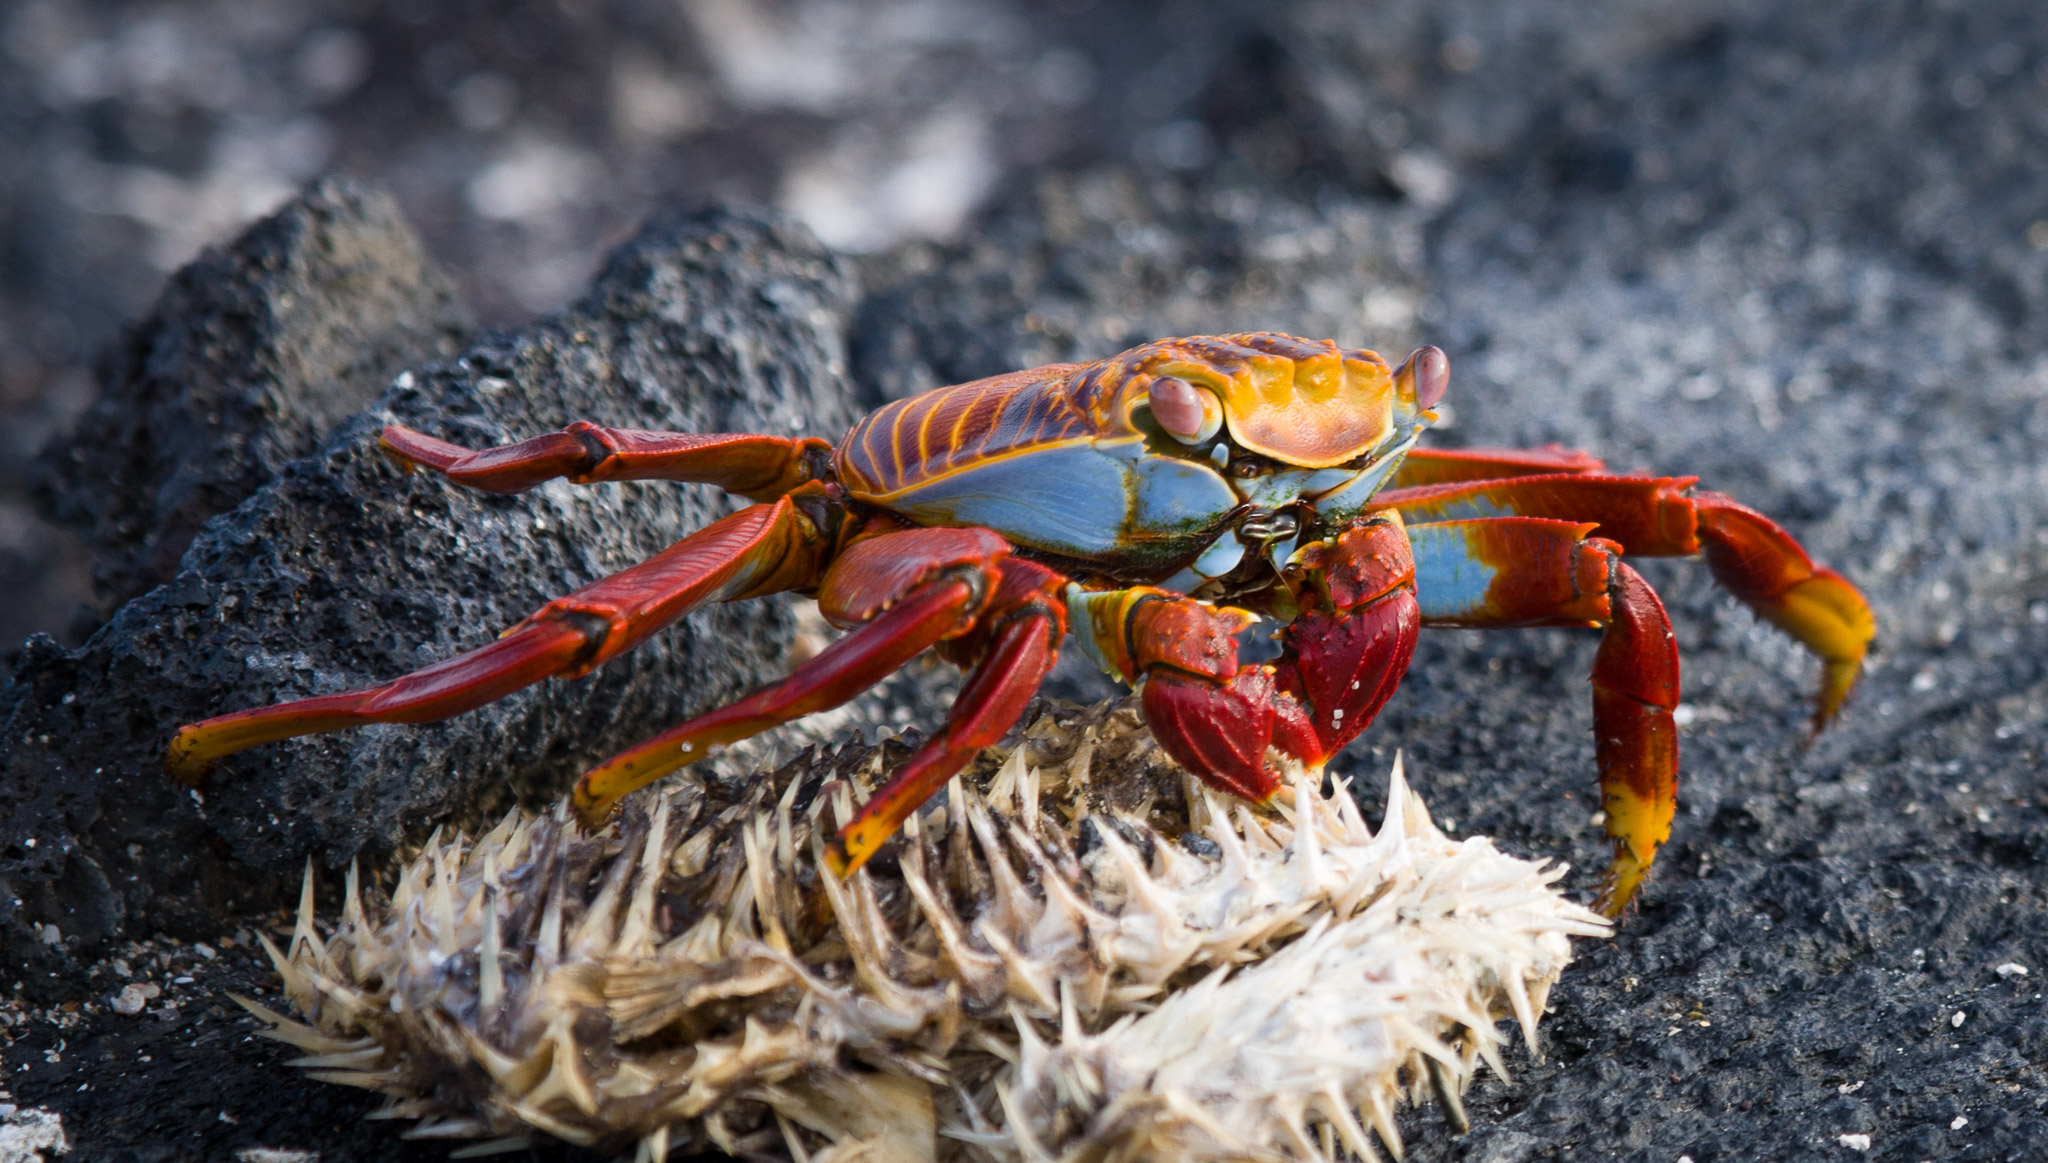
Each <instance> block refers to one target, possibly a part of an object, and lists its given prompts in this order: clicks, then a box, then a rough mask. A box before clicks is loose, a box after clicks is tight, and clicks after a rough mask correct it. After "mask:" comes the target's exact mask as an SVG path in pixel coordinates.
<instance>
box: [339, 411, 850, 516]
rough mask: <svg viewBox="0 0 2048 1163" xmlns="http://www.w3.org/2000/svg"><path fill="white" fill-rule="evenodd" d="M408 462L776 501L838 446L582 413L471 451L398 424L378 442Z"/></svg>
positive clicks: (458, 475) (475, 477) (491, 484)
mask: <svg viewBox="0 0 2048 1163" xmlns="http://www.w3.org/2000/svg"><path fill="white" fill-rule="evenodd" d="M378 442H379V443H380V444H382V445H383V446H384V450H385V451H386V452H389V453H390V454H391V455H392V456H394V457H396V458H397V459H398V460H399V461H400V462H401V463H404V464H406V465H419V466H421V467H423V468H431V469H434V470H435V471H437V472H441V473H445V474H446V475H447V476H448V478H449V479H450V480H453V481H459V482H460V483H462V484H465V485H468V486H470V487H471V488H476V489H482V490H484V491H485V492H491V493H523V492H525V491H526V490H528V489H530V488H532V487H533V486H535V485H537V484H540V483H542V482H544V481H551V480H554V479H555V478H556V477H567V478H568V479H569V480H571V481H573V482H575V483H576V484H579V485H588V484H596V483H598V482H600V481H695V482H698V483H701V484H710V485H717V486H718V487H719V488H721V489H724V490H725V491H726V492H728V493H737V494H738V495H740V496H743V497H746V498H747V499H749V500H753V501H772V500H774V499H775V498H776V497H780V496H782V495H784V494H786V493H788V492H789V491H790V490H792V489H794V488H796V487H797V486H798V485H801V484H803V483H804V482H805V481H807V480H810V479H812V478H813V477H815V476H816V475H817V472H816V471H815V470H816V467H817V466H818V465H820V464H822V463H823V461H824V458H825V457H826V456H828V455H830V454H831V451H832V446H831V445H830V444H828V443H826V442H825V441H823V440H819V439H816V438H814V437H813V438H806V439H794V438H789V437H782V436H756V435H752V434H748V433H723V434H719V435H715V436H699V435H696V434H693V433H687V432H647V431H643V430H641V429H638V428H600V427H599V426H597V425H595V424H592V423H591V422H590V421H588V420H578V421H576V422H575V423H574V424H571V425H569V427H567V428H566V429H563V430H562V431H560V432H550V433H548V434H547V435H546V436H536V437H534V438H533V439H532V440H526V441H522V442H520V443H518V444H509V445H506V446H505V447H503V448H487V449H484V450H483V451H481V452H472V451H470V450H469V449H467V448H464V447H462V446H461V445H459V444H450V443H448V442H447V441H445V440H436V439H434V438H433V437H431V436H428V435H425V434H424V433H420V432H415V431H413V430H412V429H410V428H400V427H398V426H396V425H394V426H392V427H389V428H386V429H385V430H384V434H383V436H382V437H381V438H379V441H378Z"/></svg>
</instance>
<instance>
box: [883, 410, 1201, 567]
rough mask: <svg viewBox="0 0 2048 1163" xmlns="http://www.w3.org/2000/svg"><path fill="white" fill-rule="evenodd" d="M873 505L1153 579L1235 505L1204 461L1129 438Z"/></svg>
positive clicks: (1014, 459)
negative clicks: (984, 531) (992, 533)
mask: <svg viewBox="0 0 2048 1163" xmlns="http://www.w3.org/2000/svg"><path fill="white" fill-rule="evenodd" d="M880 503H881V504H883V506H884V507H886V508H888V509H890V510H891V511H893V512H896V513H900V514H902V515H903V516H905V517H908V518H910V519H911V520H912V521H915V522H917V523H918V524H920V525H983V526H987V527H988V528H990V529H993V530H995V531H996V532H998V533H1000V534H1002V535H1003V536H1004V537H1005V538H1007V539H1008V540H1009V541H1010V542H1011V543H1012V544H1014V545H1020V546H1025V547H1028V548H1031V549H1036V550H1040V551H1042V552H1045V553H1049V554H1055V555H1058V556H1061V557H1067V558H1074V559H1077V560H1082V561H1091V562H1098V563H1100V564H1101V565H1103V566H1104V567H1105V568H1106V569H1109V570H1113V571H1116V572H1120V573H1131V574H1133V575H1146V574H1151V575H1160V574H1164V573H1167V572H1171V571H1172V570H1173V569H1176V568H1178V567H1179V566H1181V565H1183V564H1185V563H1186V562H1188V561H1190V560H1192V559H1193V558H1195V557H1196V556H1198V555H1199V554H1200V553H1201V552H1202V550H1203V549H1205V548H1206V547H1207V546H1208V544H1209V542H1210V541H1211V540H1213V539H1214V538H1215V535H1216V533H1217V532H1218V531H1219V530H1221V529H1222V527H1223V523H1224V521H1225V519H1226V518H1227V517H1229V515H1230V513H1231V512H1232V510H1234V509H1236V508H1237V507H1238V506H1239V504H1241V501H1240V499H1239V497H1238V495H1237V492H1236V490H1234V489H1232V488H1231V487H1230V482H1229V481H1228V480H1227V479H1226V478H1225V477H1224V476H1223V475H1222V474H1221V473H1219V472H1217V471H1216V470H1215V469H1214V468H1212V467H1210V466H1209V465H1208V464H1207V463H1205V462H1202V461H1195V460H1181V459H1177V458H1175V457H1170V456H1160V455H1157V454H1155V453H1151V452H1148V451H1147V450H1146V448H1145V442H1144V440H1143V439H1142V438H1135V437H1134V438H1126V439H1104V440H1096V441H1080V442H1075V443H1072V444H1063V445H1053V446H1049V447H1043V448H1040V449H1036V450H1034V451H1032V452H1031V453H1029V454H1028V455H1024V456H1010V457H1004V458H1002V459H1000V460H992V461H989V462H987V463H985V464H980V465H975V466H973V467H970V468H966V469H961V470H958V471H955V472H952V473H948V474H947V475H945V476H942V477H937V478H933V479H930V480H927V481H925V482H923V483H920V484H917V485H915V486H913V487H911V488H909V489H906V490H904V491H902V492H900V493H897V494H896V495H894V496H892V497H890V498H888V499H887V500H886V501H884V502H880Z"/></svg>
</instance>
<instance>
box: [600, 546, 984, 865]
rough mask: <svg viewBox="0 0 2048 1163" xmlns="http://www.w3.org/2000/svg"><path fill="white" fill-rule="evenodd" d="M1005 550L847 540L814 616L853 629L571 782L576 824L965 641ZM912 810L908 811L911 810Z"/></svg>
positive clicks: (828, 572)
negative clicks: (763, 683)
mask: <svg viewBox="0 0 2048 1163" xmlns="http://www.w3.org/2000/svg"><path fill="white" fill-rule="evenodd" d="M1009 551H1010V547H1009V546H1008V544H1006V543H1005V542H1004V541H1003V539H1002V538H1001V537H999V536H997V535H996V534H995V533H993V532H990V531H989V530H986V529H909V530H903V531H900V532H894V533H887V534H883V535H881V536H877V537H871V538H869V539H867V540H864V541H857V542H855V543H854V544H853V545H851V546H849V547H848V548H847V549H846V551H845V552H843V553H842V554H840V556H839V559H838V560H837V561H835V562H833V563H832V566H831V568H830V569H828V570H826V572H825V576H824V579H823V581H822V582H821V583H820V585H819V588H818V605H819V609H820V610H821V611H822V612H823V613H824V614H825V617H826V618H827V620H829V621H831V622H833V623H834V624H836V625H840V626H847V625H853V626H856V627H857V628H856V629H855V630H854V631H853V632H852V633H851V634H848V635H847V636H846V637H844V638H841V639H839V640H838V641H837V642H834V643H832V644H831V645H830V646H827V647H826V648H825V649H824V650H823V651H820V652H819V654H818V655H817V657H815V658H812V659H811V660H810V661H809V662H806V663H804V664H803V665H802V666H799V667H798V668H796V670H794V671H792V672H790V674H789V675H788V676H787V677H786V678H784V679H782V680H781V681H779V682H776V683H774V684H772V685H770V686H768V687H766V688H764V689H762V690H760V691H758V692H756V693H755V694H752V695H749V696H747V697H746V698H744V699H741V700H740V701H739V702H736V703H733V704H731V705H729V706H725V707H720V708H719V709H718V710H715V711H712V712H710V713H708V714H705V715H700V716H698V717H697V718H695V719H692V720H690V721H689V722H687V723H684V724H683V725H682V726H680V727H677V728H675V729H673V730H671V731H667V732H664V733H663V734H661V735H658V736H656V737H655V738H653V739H649V740H648V741H647V742H645V743H642V744H640V745H638V746H636V747H633V748H631V749H630V750H627V751H623V752H621V753H619V754H618V755H615V756H613V757H612V758H610V759H607V760H605V761H604V762H603V763H601V764H599V765H598V766H596V767H594V768H592V769H591V770H589V771H587V772H585V773H584V775H583V778H582V779H580V780H578V781H577V783H576V791H575V806H576V815H577V818H578V819H580V820H581V821H582V822H583V824H584V826H585V827H596V826H597V825H598V824H600V823H602V822H603V820H604V818H605V816H606V815H608V814H609V813H610V812H611V810H612V807H613V805H615V804H617V803H618V801H619V800H620V799H621V798H622V797H624V796H625V795H627V794H628V793H630V792H632V791H634V790H635V789H637V788H640V787H644V786H645V785H647V784H649V783H652V782H653V781H655V780H657V779H660V778H661V777H662V776H664V775H667V774H669V773H670V772H672V771H675V770H676V769H678V768H680V767H683V766H686V765H688V764H691V763H694V762H696V761H697V760H700V759H704V758H706V757H707V756H709V755H711V754H713V753H715V749H717V748H720V747H723V746H726V745H729V744H732V743H736V742H738V741H740V740H742V739H746V738H750V737H752V736H754V735H758V734H760V733H761V732H763V731H766V730H768V729H769V728H771V727H777V726H780V725H782V724H783V723H787V722H789V721H790V720H792V719H798V718H802V717H803V716H805V715H810V714H815V713H816V712H818V711H824V710H830V709H831V708H833V707H836V706H839V705H840V704H841V703H844V702H846V701H847V700H848V699H850V698H852V697H854V696H855V695H857V694H859V693H860V692H862V691H864V690H866V689H867V688H869V687H871V686H873V685H874V684H876V683H878V682H880V681H881V680H882V679H884V678H887V677H888V676H889V675H890V674H891V673H893V672H895V670H896V669H897V668H899V667H901V666H902V665H903V664H904V663H906V662H909V661H910V660H911V659H912V658H915V657H916V656H917V655H918V654H920V653H922V652H923V651H924V650H925V649H926V648H928V647H930V646H934V645H936V644H937V643H938V642H939V641H940V640H941V639H943V638H947V637H950V636H953V635H958V634H961V633H964V632H966V631H967V630H968V629H969V628H971V627H972V626H973V625H974V619H975V616H976V614H977V612H978V611H979V610H980V608H981V607H982V605H983V604H984V599H985V597H986V595H987V594H988V591H989V585H990V577H991V575H992V574H994V573H995V571H996V570H997V569H998V563H999V562H1001V561H1002V559H1003V558H1004V557H1005V556H1007V555H1008V553H1009ZM913 806H915V805H913Z"/></svg>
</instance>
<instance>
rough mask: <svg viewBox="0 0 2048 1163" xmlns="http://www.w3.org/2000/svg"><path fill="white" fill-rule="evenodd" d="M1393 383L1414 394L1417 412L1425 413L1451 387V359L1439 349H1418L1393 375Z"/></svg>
mask: <svg viewBox="0 0 2048 1163" xmlns="http://www.w3.org/2000/svg"><path fill="white" fill-rule="evenodd" d="M1394 381H1395V382H1396V383H1399V384H1401V385H1402V386H1404V387H1406V388H1408V389H1409V390H1411V391H1413V392H1414V393H1415V407H1416V408H1417V410H1420V411H1427V410H1428V409H1431V408H1434V407H1436V404H1437V401H1438V400H1441V399H1443V398H1444V389H1446V388H1448V387H1450V386H1451V358H1450V357H1449V356H1447V355H1445V354H1444V349H1443V348H1441V347H1418V348H1416V349H1415V352H1414V354H1412V355H1410V356H1409V357H1408V361H1407V362H1406V363H1404V364H1402V365H1401V367H1400V370H1398V371H1396V372H1395V373H1394Z"/></svg>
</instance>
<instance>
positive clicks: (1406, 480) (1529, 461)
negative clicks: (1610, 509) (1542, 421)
mask: <svg viewBox="0 0 2048 1163" xmlns="http://www.w3.org/2000/svg"><path fill="white" fill-rule="evenodd" d="M1605 467H1606V465H1605V464H1604V463H1603V462H1602V461H1601V460H1600V458H1598V457H1596V456H1594V455H1593V454H1592V453H1590V452H1580V451H1579V450H1578V449H1576V448H1566V447H1565V446H1564V445H1562V444H1546V445H1544V446H1543V447H1541V448H1417V449H1414V450H1412V451H1410V452H1409V453H1408V456H1407V457H1406V458H1405V459H1404V460H1402V461H1401V467H1400V468H1399V469H1398V470H1396V471H1395V473H1394V480H1393V487H1394V488H1397V489H1406V488H1413V487H1415V486H1418V485H1437V484H1445V483H1449V482H1453V481H1485V480H1495V479H1498V478H1501V477H1521V476H1529V475H1531V474H1533V473H1582V472H1599V471H1600V470H1601V469H1602V468H1605Z"/></svg>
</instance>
